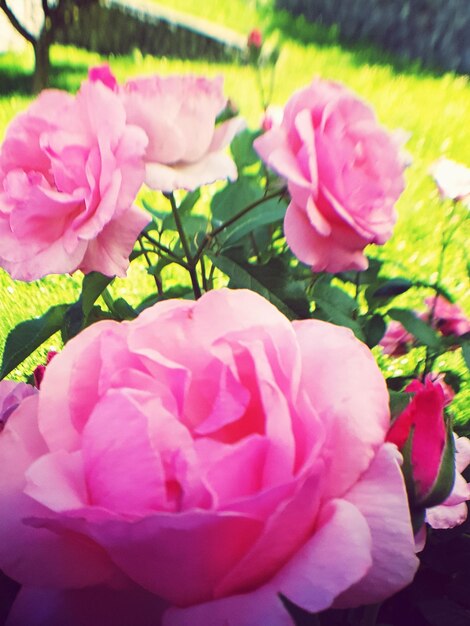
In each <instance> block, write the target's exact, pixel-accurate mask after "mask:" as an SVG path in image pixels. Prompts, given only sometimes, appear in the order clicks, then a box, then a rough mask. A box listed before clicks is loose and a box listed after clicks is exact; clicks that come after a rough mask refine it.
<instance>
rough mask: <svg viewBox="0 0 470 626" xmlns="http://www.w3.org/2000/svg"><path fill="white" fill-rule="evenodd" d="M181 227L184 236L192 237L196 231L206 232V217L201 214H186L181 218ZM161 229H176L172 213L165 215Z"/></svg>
mask: <svg viewBox="0 0 470 626" xmlns="http://www.w3.org/2000/svg"><path fill="white" fill-rule="evenodd" d="M183 228H184V232H185V234H186V236H187V237H188V238H190V239H193V238H194V236H195V235H197V234H198V233H201V232H202V233H205V232H206V229H207V218H206V217H204V216H203V215H186V217H184V219H183ZM163 230H174V231H176V230H177V228H176V223H175V218H174V216H173V214H170V215H167V216H166V218H165V219H164V220H163V222H162V231H163Z"/></svg>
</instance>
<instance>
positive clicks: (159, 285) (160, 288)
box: [139, 237, 163, 297]
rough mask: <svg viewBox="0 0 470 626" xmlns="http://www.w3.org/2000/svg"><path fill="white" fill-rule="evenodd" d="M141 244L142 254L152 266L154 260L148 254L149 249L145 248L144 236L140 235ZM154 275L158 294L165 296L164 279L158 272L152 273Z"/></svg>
mask: <svg viewBox="0 0 470 626" xmlns="http://www.w3.org/2000/svg"><path fill="white" fill-rule="evenodd" d="M139 244H140V249H141V250H142V254H143V255H144V257H145V260H146V261H147V265H148V266H149V268H150V267H152V262H151V260H150V257H149V255H148V252H147V250H146V248H145V246H144V244H143V241H142V237H139ZM152 276H153V279H154V281H155V286H156V287H157V292H158V295H159V296H160V297H162V296H163V284H162V281H161V279H160V277H159V276H157V275H156V274H152Z"/></svg>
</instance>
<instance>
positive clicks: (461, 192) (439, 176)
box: [430, 158, 470, 204]
mask: <svg viewBox="0 0 470 626" xmlns="http://www.w3.org/2000/svg"><path fill="white" fill-rule="evenodd" d="M430 174H431V176H432V177H433V178H434V180H435V182H436V185H437V186H438V188H439V191H440V194H441V196H443V197H444V198H449V199H450V200H461V201H462V202H464V203H466V204H468V203H470V169H469V168H468V167H465V165H462V164H461V163H457V162H456V161H452V160H451V159H445V158H441V159H438V160H437V161H436V162H435V163H433V165H432V166H431V169H430Z"/></svg>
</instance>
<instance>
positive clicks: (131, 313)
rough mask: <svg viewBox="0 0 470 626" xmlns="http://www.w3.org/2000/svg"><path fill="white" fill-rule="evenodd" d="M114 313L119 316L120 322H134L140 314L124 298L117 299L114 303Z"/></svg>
mask: <svg viewBox="0 0 470 626" xmlns="http://www.w3.org/2000/svg"><path fill="white" fill-rule="evenodd" d="M113 307H114V313H116V315H118V316H119V319H120V320H133V319H135V318H136V317H137V315H138V313H137V311H136V310H135V309H133V308H132V307H131V305H130V304H129V303H128V302H126V300H124V298H117V299H116V300H114V303H113Z"/></svg>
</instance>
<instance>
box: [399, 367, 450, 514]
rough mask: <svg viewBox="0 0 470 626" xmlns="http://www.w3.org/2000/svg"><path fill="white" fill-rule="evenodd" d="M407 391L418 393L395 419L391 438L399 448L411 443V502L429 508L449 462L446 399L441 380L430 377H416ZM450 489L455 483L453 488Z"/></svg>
mask: <svg viewBox="0 0 470 626" xmlns="http://www.w3.org/2000/svg"><path fill="white" fill-rule="evenodd" d="M405 391H408V392H411V393H414V394H415V395H414V396H413V398H412V400H411V401H410V403H409V404H408V406H407V407H406V409H405V410H404V411H403V412H402V413H401V414H400V415H399V416H398V417H397V418H396V419H395V421H394V422H393V424H392V426H391V427H390V430H389V432H388V435H387V441H390V442H392V443H394V444H396V445H397V446H398V448H399V450H404V448H405V446H407V445H409V446H410V463H411V472H412V476H410V477H409V478H410V481H412V484H413V490H414V493H413V494H410V495H411V501H412V504H413V505H417V506H421V505H422V506H424V507H425V506H426V505H427V502H428V501H429V499H430V498H431V499H434V495H433V494H434V490H435V487H436V484H437V481H438V478H439V476H440V472H441V469H442V464H443V463H445V462H447V461H446V457H445V454H444V452H445V449H446V444H447V430H446V424H445V421H444V407H445V404H446V398H445V394H444V390H443V389H442V386H441V385H440V383H439V381H435V382H434V381H432V380H431V378H430V377H429V376H428V377H427V378H426V380H425V382H424V383H422V382H421V381H419V380H413V381H412V382H411V383H410V384H409V385H408V386H407V387H406V389H405ZM410 438H411V443H410ZM450 488H451V485H449V491H450ZM449 491H447V494H446V495H448V493H449ZM443 499H444V498H443ZM441 501H442V500H441Z"/></svg>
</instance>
